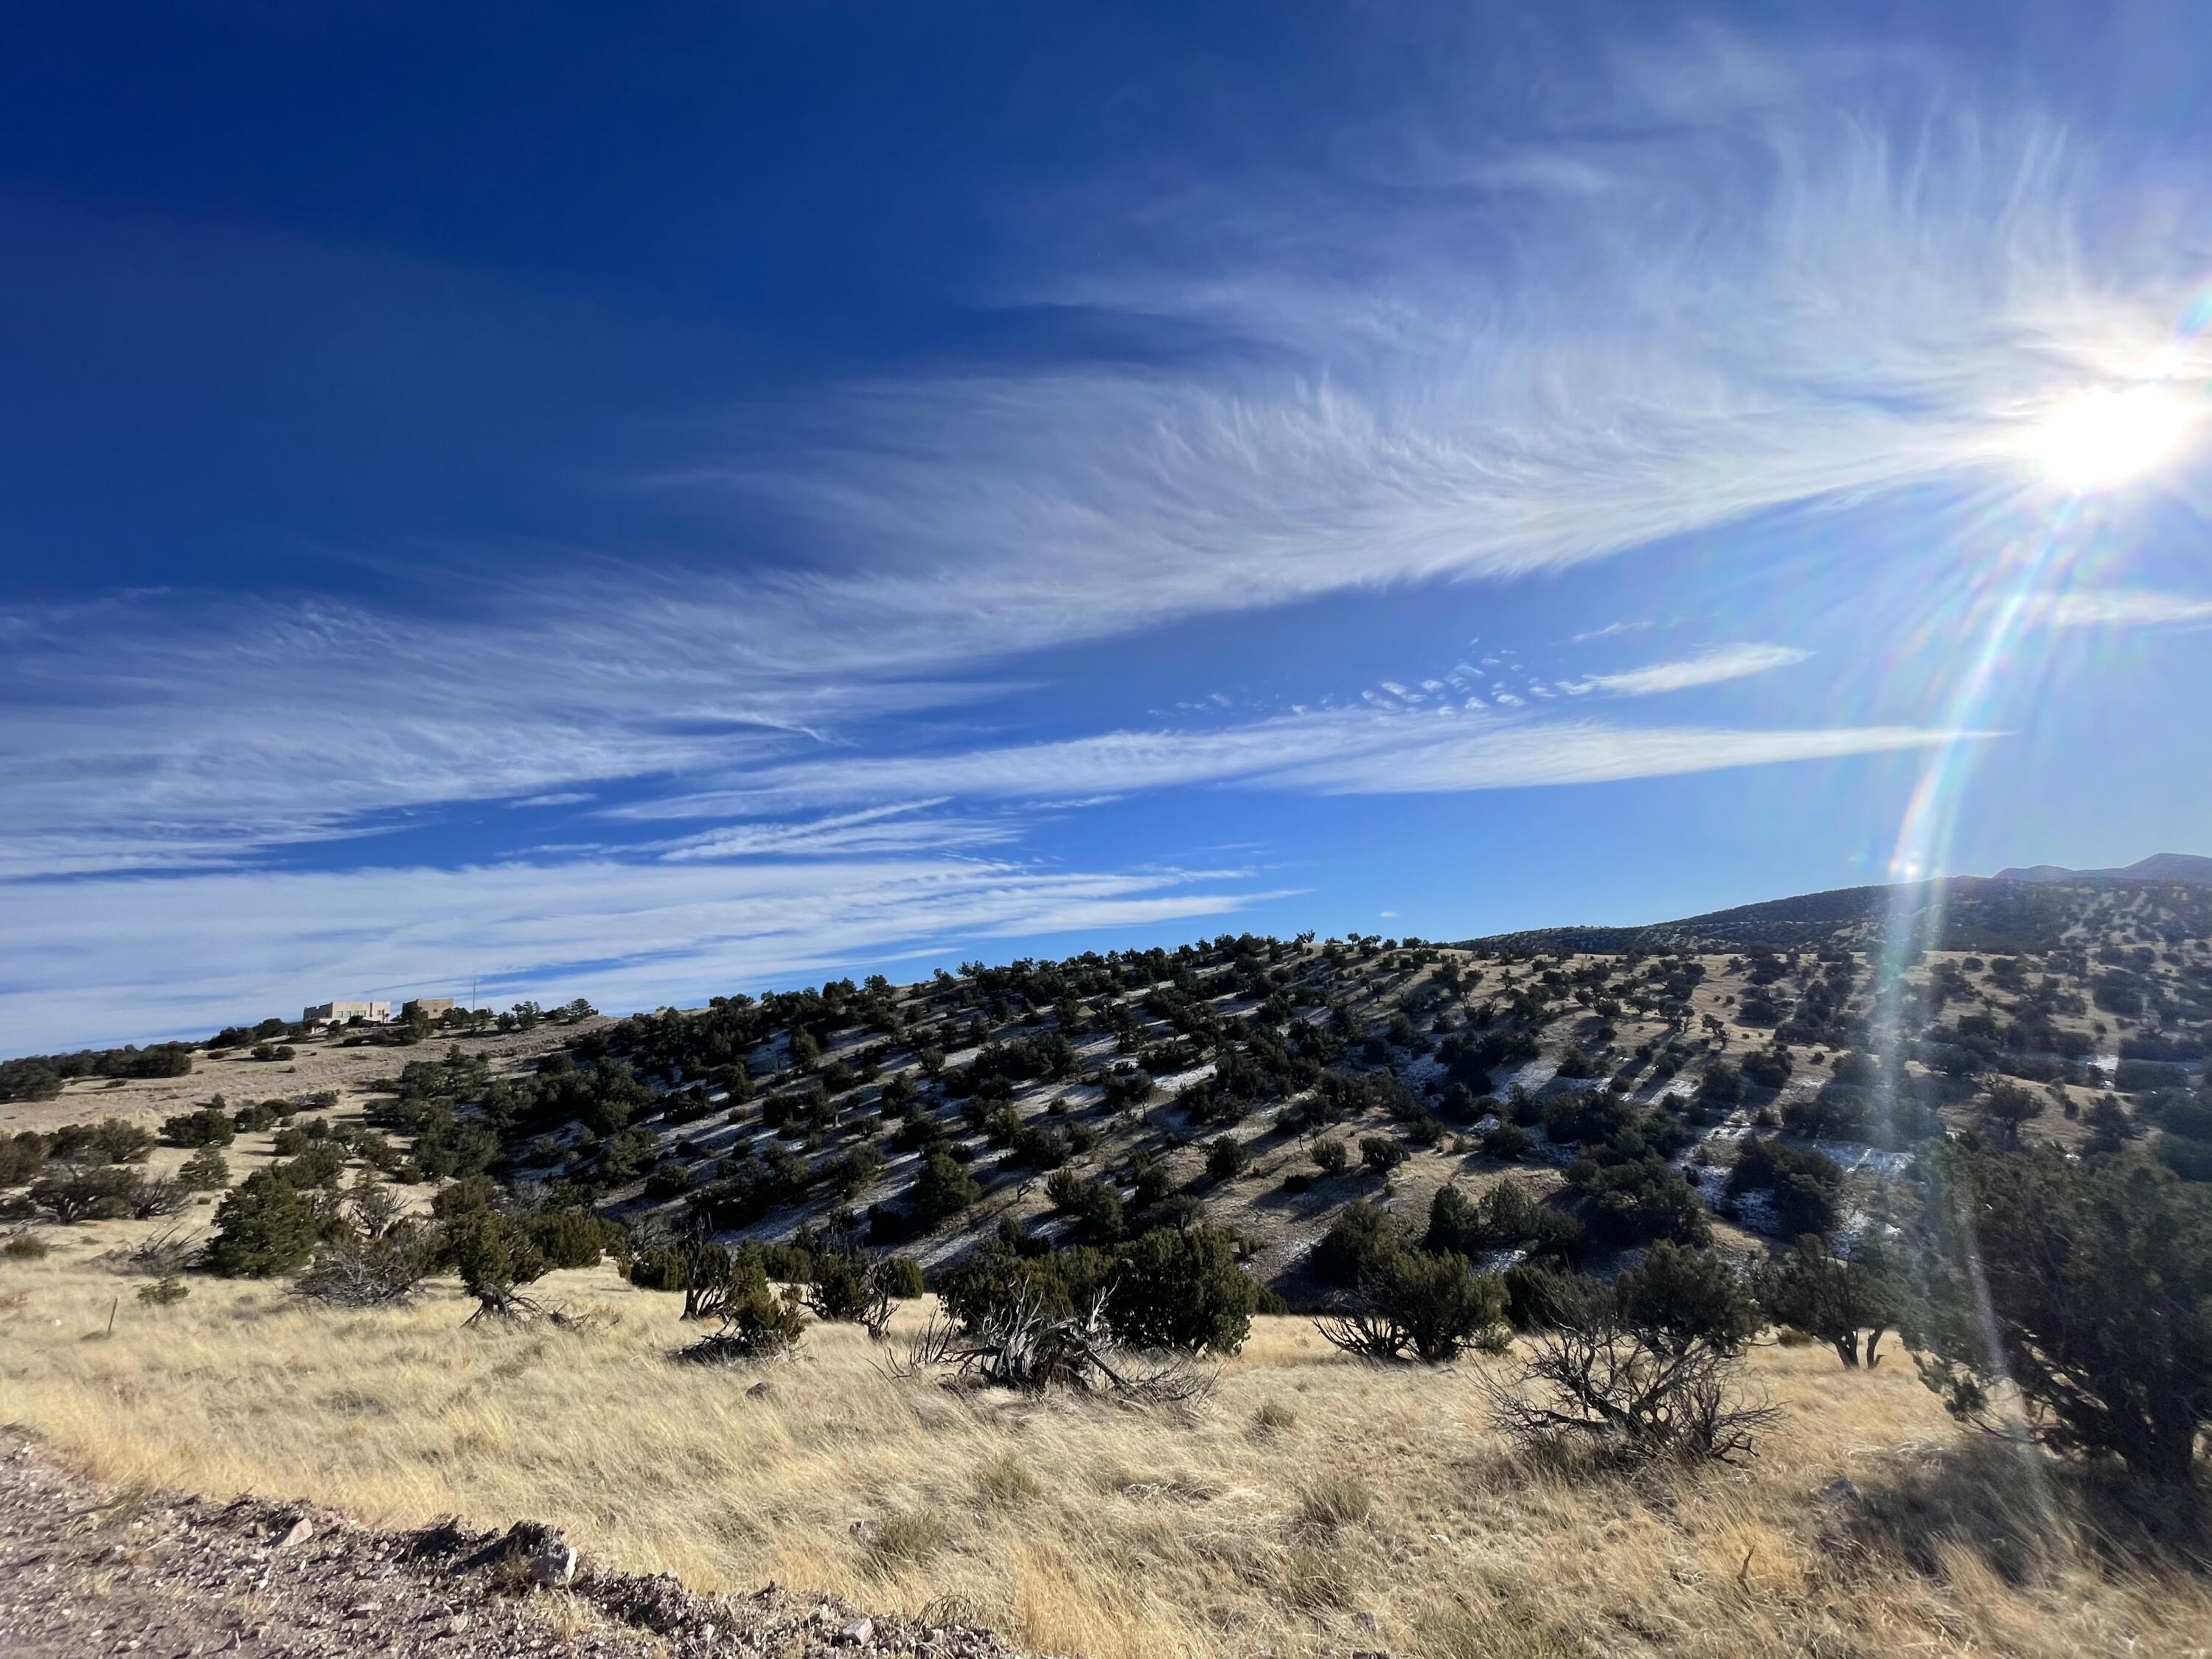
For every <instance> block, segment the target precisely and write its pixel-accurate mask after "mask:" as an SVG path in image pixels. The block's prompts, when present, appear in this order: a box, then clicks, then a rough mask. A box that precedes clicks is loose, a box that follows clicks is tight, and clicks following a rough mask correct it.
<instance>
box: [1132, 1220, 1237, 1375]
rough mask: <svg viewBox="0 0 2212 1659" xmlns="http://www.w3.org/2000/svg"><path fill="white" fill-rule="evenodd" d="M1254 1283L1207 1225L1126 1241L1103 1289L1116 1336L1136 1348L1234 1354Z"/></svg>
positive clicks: (1225, 1241) (1224, 1241) (1226, 1244)
mask: <svg viewBox="0 0 2212 1659" xmlns="http://www.w3.org/2000/svg"><path fill="white" fill-rule="evenodd" d="M1258 1301H1259V1286H1258V1285H1255V1284H1254V1283H1253V1281H1252V1279H1251V1276H1250V1275H1249V1274H1248V1273H1246V1272H1245V1271H1244V1270H1243V1268H1242V1267H1238V1266H1237V1256H1236V1252H1235V1250H1234V1249H1232V1247H1231V1243H1230V1241H1229V1238H1228V1236H1227V1235H1226V1234H1225V1233H1222V1232H1219V1231H1216V1230H1214V1229H1213V1228H1211V1227H1193V1228H1189V1229H1188V1230H1178V1229H1176V1228H1173V1227H1155V1228H1153V1229H1152V1231H1150V1232H1148V1233H1146V1234H1145V1235H1143V1236H1142V1237H1139V1238H1138V1239H1137V1240H1136V1241H1135V1242H1134V1243H1132V1244H1130V1245H1128V1246H1127V1247H1126V1248H1125V1249H1123V1250H1122V1251H1121V1255H1120V1256H1119V1258H1118V1261H1117V1264H1116V1267H1115V1273H1114V1276H1113V1279H1112V1281H1111V1283H1110V1284H1109V1287H1108V1290H1107V1294H1106V1316H1107V1319H1108V1320H1109V1322H1110V1323H1111V1324H1112V1326H1113V1329H1114V1334H1115V1336H1117V1337H1118V1338H1120V1339H1121V1340H1122V1341H1123V1342H1125V1343H1127V1344H1129V1345H1131V1346H1135V1347H1139V1348H1180V1349H1182V1350H1184V1351H1186V1352H1213V1353H1235V1352H1237V1349H1239V1348H1241V1347H1243V1346H1244V1339H1245V1338H1246V1337H1247V1336H1248V1335H1249V1334H1251V1329H1252V1310H1253V1309H1254V1307H1255V1305H1256V1304H1257V1303H1258Z"/></svg>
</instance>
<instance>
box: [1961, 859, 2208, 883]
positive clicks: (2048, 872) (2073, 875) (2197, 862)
mask: <svg viewBox="0 0 2212 1659" xmlns="http://www.w3.org/2000/svg"><path fill="white" fill-rule="evenodd" d="M1996 880H1998V881H2186V882H2193V883H2197V884H2201V885H2204V886H2212V859H2208V858H2201V857H2199V856H2198V855H2197V854H2194V853H2153V854H2151V855H2150V856H2149V857H2148V858H2147V859H2138V860H2136V862H2135V863H2133V864H2130V865H2129V866H2126V867H2125V868H2124V869H2119V870H2069V869H2068V868H2067V867H2066V866H2064V865H2063V864H2030V865H2024V866H2015V868H2012V869H2009V870H2000V871H1998V872H1997V873H1996Z"/></svg>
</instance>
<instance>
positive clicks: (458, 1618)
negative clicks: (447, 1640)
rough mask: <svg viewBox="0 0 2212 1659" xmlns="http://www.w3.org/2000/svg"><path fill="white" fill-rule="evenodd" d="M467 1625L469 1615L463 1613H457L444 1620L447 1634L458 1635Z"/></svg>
mask: <svg viewBox="0 0 2212 1659" xmlns="http://www.w3.org/2000/svg"><path fill="white" fill-rule="evenodd" d="M468 1627H469V1616H468V1614H466V1613H455V1614H454V1615H453V1617H452V1618H450V1619H448V1620H446V1634H447V1635H448V1636H459V1634H460V1633H461V1632H463V1631H465V1630H466V1629H467V1628H468Z"/></svg>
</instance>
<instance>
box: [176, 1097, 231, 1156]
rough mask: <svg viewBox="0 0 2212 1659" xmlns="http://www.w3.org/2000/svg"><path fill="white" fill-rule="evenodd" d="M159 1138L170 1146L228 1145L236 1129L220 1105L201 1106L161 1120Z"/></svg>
mask: <svg viewBox="0 0 2212 1659" xmlns="http://www.w3.org/2000/svg"><path fill="white" fill-rule="evenodd" d="M161 1138H162V1139H164V1140H166V1141H167V1142H168V1143H169V1144H170V1145H171V1146H229V1145H230V1143H231V1142H232V1141H234V1140H235V1139H237V1138H238V1131H237V1130H236V1129H235V1128H234V1127H232V1124H231V1121H230V1114H229V1113H228V1112H226V1111H224V1110H223V1109H222V1107H220V1106H202V1107H200V1108H199V1109H197V1110H195V1111H190V1112H181V1113H179V1114H178V1115H176V1116H175V1117H172V1118H165V1119H164V1120H162V1123H161Z"/></svg>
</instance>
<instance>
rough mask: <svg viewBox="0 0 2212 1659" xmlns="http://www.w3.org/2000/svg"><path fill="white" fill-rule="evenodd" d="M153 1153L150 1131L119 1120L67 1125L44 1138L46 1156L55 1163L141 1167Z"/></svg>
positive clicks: (116, 1118)
mask: <svg viewBox="0 0 2212 1659" xmlns="http://www.w3.org/2000/svg"><path fill="white" fill-rule="evenodd" d="M153 1150H154V1137H153V1134H152V1133H151V1132H150V1131H149V1130H145V1129H142V1128H140V1127H138V1126H137V1124H135V1123H126V1122H125V1121H123V1120H122V1119H121V1118H119V1117H111V1118H106V1119H103V1120H102V1121H100V1122H98V1123H69V1124H64V1125H63V1126H62V1127H60V1128H58V1129H57V1130H55V1131H54V1132H53V1133H52V1135H50V1136H49V1137H47V1143H46V1156H47V1157H48V1158H51V1159H52V1160H53V1161H55V1162H56V1163H68V1164H143V1163H144V1162H145V1161H146V1155H147V1154H148V1153H149V1152H152V1151H153Z"/></svg>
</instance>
